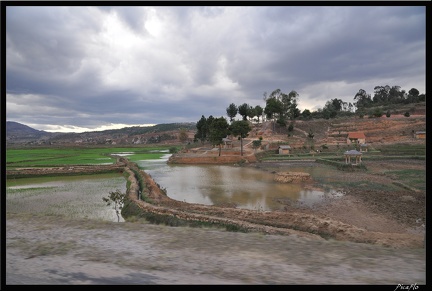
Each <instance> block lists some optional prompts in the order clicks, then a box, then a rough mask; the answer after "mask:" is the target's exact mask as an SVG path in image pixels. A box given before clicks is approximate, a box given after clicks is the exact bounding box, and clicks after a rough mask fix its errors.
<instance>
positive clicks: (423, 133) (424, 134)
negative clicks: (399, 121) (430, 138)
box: [415, 131, 426, 139]
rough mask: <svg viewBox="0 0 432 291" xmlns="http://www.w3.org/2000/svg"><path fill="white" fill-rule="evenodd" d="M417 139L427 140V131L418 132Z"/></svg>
mask: <svg viewBox="0 0 432 291" xmlns="http://www.w3.org/2000/svg"><path fill="white" fill-rule="evenodd" d="M415 138H417V139H425V138H426V131H416V133H415Z"/></svg>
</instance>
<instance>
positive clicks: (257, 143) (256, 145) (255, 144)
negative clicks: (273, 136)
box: [252, 139, 262, 151]
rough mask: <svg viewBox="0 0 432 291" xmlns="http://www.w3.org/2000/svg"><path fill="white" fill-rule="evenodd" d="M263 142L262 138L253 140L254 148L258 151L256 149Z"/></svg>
mask: <svg viewBox="0 0 432 291" xmlns="http://www.w3.org/2000/svg"><path fill="white" fill-rule="evenodd" d="M261 143H262V140H261V139H257V140H254V141H252V147H253V149H254V150H255V151H256V149H257V148H259V147H260V146H261Z"/></svg>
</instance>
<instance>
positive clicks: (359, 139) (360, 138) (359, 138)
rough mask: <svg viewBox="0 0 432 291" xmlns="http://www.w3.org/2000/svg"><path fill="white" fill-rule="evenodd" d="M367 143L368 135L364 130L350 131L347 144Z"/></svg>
mask: <svg viewBox="0 0 432 291" xmlns="http://www.w3.org/2000/svg"><path fill="white" fill-rule="evenodd" d="M353 143H355V144H365V143H366V136H365V134H364V132H361V131H356V132H348V136H347V144H353Z"/></svg>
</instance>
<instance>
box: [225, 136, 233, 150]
mask: <svg viewBox="0 0 432 291" xmlns="http://www.w3.org/2000/svg"><path fill="white" fill-rule="evenodd" d="M222 141H223V143H224V149H227V148H232V147H233V144H232V139H229V138H228V136H227V137H224V138H223V139H222Z"/></svg>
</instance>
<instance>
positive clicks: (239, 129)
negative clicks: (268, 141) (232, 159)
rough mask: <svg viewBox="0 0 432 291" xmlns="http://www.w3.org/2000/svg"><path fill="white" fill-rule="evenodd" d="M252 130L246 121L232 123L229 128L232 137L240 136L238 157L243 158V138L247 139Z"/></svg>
mask: <svg viewBox="0 0 432 291" xmlns="http://www.w3.org/2000/svg"><path fill="white" fill-rule="evenodd" d="M251 130H252V128H251V127H250V125H249V122H248V121H246V120H238V121H234V122H233V123H232V124H231V126H230V127H229V131H230V132H231V133H232V134H233V135H234V136H240V155H241V156H243V138H245V137H247V136H248V134H249V132H250V131H251Z"/></svg>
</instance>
